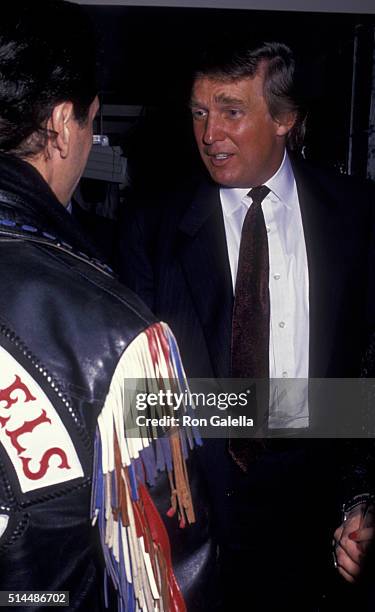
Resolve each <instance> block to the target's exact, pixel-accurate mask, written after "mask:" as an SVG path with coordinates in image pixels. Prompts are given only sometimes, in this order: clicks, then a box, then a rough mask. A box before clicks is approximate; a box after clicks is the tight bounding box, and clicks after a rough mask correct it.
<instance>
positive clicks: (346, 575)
mask: <svg viewBox="0 0 375 612" xmlns="http://www.w3.org/2000/svg"><path fill="white" fill-rule="evenodd" d="M337 571H338V572H339V574H341V576H342V577H343V578H345V580H346V581H347V582H350V583H351V584H353V583H354V582H355V581H356V579H355V578H354V577H353V576H351V575H350V574H348V572H347V571H345V570H344V569H343V568H342V567H337Z"/></svg>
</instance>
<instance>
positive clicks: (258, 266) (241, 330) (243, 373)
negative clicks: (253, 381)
mask: <svg viewBox="0 0 375 612" xmlns="http://www.w3.org/2000/svg"><path fill="white" fill-rule="evenodd" d="M269 192H270V190H269V188H268V187H266V186H265V185H261V186H259V187H254V188H253V189H251V190H250V191H249V193H248V195H249V196H250V197H251V199H252V205H251V206H250V208H249V210H248V211H247V214H246V217H245V221H244V224H243V227H242V233H241V244H240V252H239V259H238V271H237V280H236V289H235V298H234V307H233V322H232V351H231V359H232V377H233V378H268V377H269V336H270V331H269V328H270V296H269V256H268V240H267V231H266V225H265V222H264V216H263V211H262V201H263V200H264V198H265V197H266V196H267V194H268V193H269Z"/></svg>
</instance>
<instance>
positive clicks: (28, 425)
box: [5, 410, 51, 455]
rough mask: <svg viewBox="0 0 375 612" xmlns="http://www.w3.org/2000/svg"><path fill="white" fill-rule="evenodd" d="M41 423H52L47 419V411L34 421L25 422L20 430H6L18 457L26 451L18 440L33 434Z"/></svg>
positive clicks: (43, 411)
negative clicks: (23, 435) (26, 434)
mask: <svg viewBox="0 0 375 612" xmlns="http://www.w3.org/2000/svg"><path fill="white" fill-rule="evenodd" d="M41 423H51V419H49V418H48V417H47V413H46V411H45V410H42V414H41V415H40V416H38V417H37V418H36V419H34V420H33V421H25V422H24V424H23V425H21V427H19V428H18V429H14V430H13V431H7V430H5V433H6V435H7V436H9V438H10V441H11V443H12V445H13V446H14V448H15V449H16V451H17V454H18V455H20V454H21V453H22V451H24V450H26V448H23V446H21V445H20V443H19V442H18V438H19V437H20V436H22V434H25V433H31V432H32V431H33V430H34V429H35V427H38V425H40V424H41Z"/></svg>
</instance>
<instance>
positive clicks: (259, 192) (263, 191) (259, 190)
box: [247, 185, 271, 206]
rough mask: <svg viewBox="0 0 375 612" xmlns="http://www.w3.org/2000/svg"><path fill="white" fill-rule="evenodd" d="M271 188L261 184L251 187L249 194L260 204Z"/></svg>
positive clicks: (255, 202)
mask: <svg viewBox="0 0 375 612" xmlns="http://www.w3.org/2000/svg"><path fill="white" fill-rule="evenodd" d="M270 191H271V190H270V189H269V187H267V186H266V185H259V186H258V187H253V188H252V189H250V191H249V193H248V194H247V195H248V196H250V198H251V199H252V201H253V203H254V204H256V205H257V206H259V205H260V204H261V203H262V202H263V200H264V198H265V197H267V196H268V194H269V192H270Z"/></svg>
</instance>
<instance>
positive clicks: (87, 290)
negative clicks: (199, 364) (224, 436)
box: [0, 154, 215, 612]
mask: <svg viewBox="0 0 375 612" xmlns="http://www.w3.org/2000/svg"><path fill="white" fill-rule="evenodd" d="M0 279H1V292H0V590H2V591H3V590H7V591H34V592H36V591H40V592H43V593H44V594H45V597H42V595H37V594H36V593H34V595H32V597H33V599H30V597H29V599H25V598H24V599H20V601H19V603H22V602H23V601H24V602H25V610H26V609H30V608H29V606H30V605H32V606H33V609H38V608H39V605H41V603H44V605H45V602H46V599H45V598H46V597H51V596H50V595H49V594H50V593H51V592H52V593H53V592H56V591H62V592H68V595H61V596H59V597H61V598H63V599H61V600H60V601H65V603H66V602H67V599H66V597H67V596H68V597H69V609H75V610H85V611H87V610H90V611H99V610H104V609H105V605H108V606H109V608H111V609H114V610H115V609H117V607H118V609H119V610H123V611H127V612H128V611H130V610H132V611H133V610H145V609H147V610H154V609H157V610H164V611H165V612H173V611H176V612H181V611H182V610H184V609H186V608H187V610H188V611H191V612H196V611H198V610H210V609H214V605H213V604H212V605H210V604H208V603H207V601H208V600H209V599H210V598H211V597H212V594H211V593H210V585H211V586H212V576H213V567H214V561H213V558H214V552H215V551H214V547H213V544H212V542H211V541H210V539H209V530H208V513H207V508H206V505H205V502H204V499H203V496H202V491H201V490H199V491H197V486H198V485H197V482H198V481H197V478H196V474H195V470H194V466H193V465H192V463H193V460H194V453H190V452H189V447H193V446H194V444H196V443H198V444H199V443H200V441H199V439H197V437H195V438H194V435H193V433H192V432H189V431H187V432H177V433H174V434H173V435H171V436H169V437H165V438H160V439H158V440H157V439H154V435H153V432H152V431H151V430H150V429H143V431H142V432H141V433H142V437H140V431H139V428H137V427H136V425H135V416H136V415H135V409H134V405H133V403H132V401H131V398H130V399H129V397H128V390H129V388H131V387H132V385H131V381H133V382H134V381H135V380H138V381H139V380H142V381H143V384H144V387H143V388H144V390H145V391H147V390H148V385H149V384H155V381H157V382H158V384H159V385H161V387H162V388H163V385H165V386H166V387H167V386H168V384H172V385H173V384H178V381H179V382H180V383H181V384H182V382H183V381H182V379H183V371H182V369H181V365H180V363H179V356H178V351H177V348H176V346H175V343H174V339H173V336H172V335H171V333H170V331H169V329H168V328H167V326H165V325H164V324H160V323H156V322H155V321H154V319H153V318H152V315H151V314H150V313H149V311H148V310H147V309H146V307H145V306H143V304H142V303H141V302H140V301H139V300H138V299H137V298H136V297H135V296H134V295H133V294H132V293H131V292H130V291H128V290H127V289H125V288H124V287H123V286H122V285H120V283H118V282H117V281H116V280H115V279H114V278H113V275H112V274H111V271H110V270H109V269H108V268H107V267H106V266H104V265H103V264H101V263H100V262H99V261H98V260H97V259H96V258H95V252H94V251H93V249H92V247H91V246H90V245H89V244H88V243H87V242H86V239H85V237H84V236H83V235H82V233H81V231H80V230H79V229H77V227H76V226H75V225H74V223H73V221H72V219H71V217H70V215H69V213H67V212H66V210H65V209H64V208H63V207H62V206H61V204H60V203H59V202H58V201H57V200H56V198H55V196H54V194H53V193H52V191H51V190H50V189H49V187H48V185H47V184H46V183H45V181H44V180H43V179H42V177H41V176H40V175H39V174H38V172H37V171H36V170H35V169H34V168H33V167H32V166H31V165H29V164H28V163H26V162H23V161H21V160H17V159H15V158H12V157H11V156H8V155H4V154H0ZM129 381H130V382H129ZM150 381H151V382H150ZM176 381H177V382H176ZM185 462H186V463H187V464H188V470H187V471H186V470H185ZM163 472H164V474H163ZM167 474H168V477H167ZM189 479H190V484H189ZM149 485H153V486H151V487H149ZM170 487H171V489H172V491H170ZM171 493H172V496H171ZM152 498H153V499H154V500H155V502H156V503H157V506H158V508H159V511H160V512H158V510H157V509H156V507H155V505H154V502H153V501H152ZM171 500H172V501H171ZM166 514H168V517H167V516H166ZM161 516H162V518H163V520H162V519H161ZM92 523H93V524H95V526H94V527H93V526H92ZM184 525H186V527H185V528H184V529H182V528H181V527H183V526H184ZM166 527H167V530H168V531H169V535H170V540H171V548H172V550H171V549H170V545H169V540H168V536H167V531H166ZM171 557H172V558H173V565H174V570H175V573H173V571H172V561H171ZM103 576H104V577H105V578H104V581H103ZM175 576H176V577H177V581H176V578H175ZM178 583H179V584H180V586H181V587H182V591H183V596H184V597H185V602H186V603H184V600H183V596H182V594H181V592H180V589H179V587H178ZM103 584H104V587H103ZM113 586H114V587H115V589H113ZM116 590H117V593H116ZM19 597H22V594H21V595H20V594H19V595H18V598H19ZM38 597H42V599H38ZM52 597H55V599H50V600H49V601H54V602H55V601H57V600H56V596H55V595H52ZM64 597H65V600H64ZM185 606H186V608H185Z"/></svg>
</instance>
